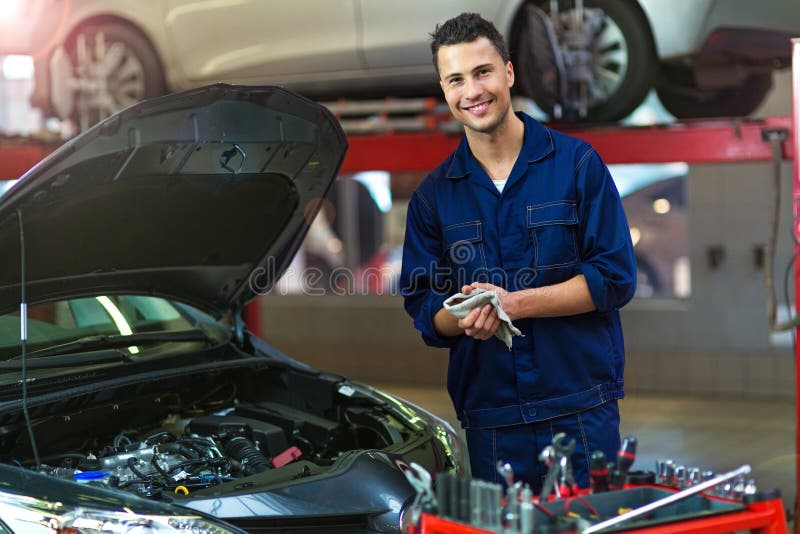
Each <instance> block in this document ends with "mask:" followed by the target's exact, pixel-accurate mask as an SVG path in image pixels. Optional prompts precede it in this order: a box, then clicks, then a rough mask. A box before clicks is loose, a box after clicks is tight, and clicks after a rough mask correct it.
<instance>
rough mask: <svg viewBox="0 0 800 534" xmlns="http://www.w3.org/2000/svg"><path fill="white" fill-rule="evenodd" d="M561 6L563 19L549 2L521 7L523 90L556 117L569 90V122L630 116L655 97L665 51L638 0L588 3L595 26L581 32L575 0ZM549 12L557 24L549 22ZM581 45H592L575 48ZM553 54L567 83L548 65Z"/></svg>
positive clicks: (518, 61) (518, 46)
mask: <svg viewBox="0 0 800 534" xmlns="http://www.w3.org/2000/svg"><path fill="white" fill-rule="evenodd" d="M558 5H559V16H558V17H557V19H556V21H553V18H552V17H551V16H550V15H549V9H550V7H549V6H550V1H549V0H537V1H536V2H532V3H529V4H527V5H526V6H525V7H524V8H523V9H522V10H521V12H520V16H519V17H520V18H519V19H518V20H517V23H516V26H515V28H516V29H515V31H514V32H513V35H514V36H515V37H514V41H513V43H512V46H513V49H512V54H513V57H514V61H515V65H516V66H517V68H518V69H517V79H518V80H519V83H520V87H521V89H522V92H523V93H524V94H525V95H526V96H528V97H530V98H532V99H533V100H534V101H535V102H536V103H537V105H539V107H541V108H542V109H543V110H544V111H545V112H546V113H548V115H550V116H551V117H555V118H558V114H559V111H558V108H557V107H556V104H558V102H559V100H560V98H559V95H562V94H563V95H565V96H566V99H565V100H566V101H565V102H562V104H561V107H562V114H563V117H562V118H564V119H566V120H572V121H592V122H595V121H616V120H619V119H621V118H623V117H625V116H627V115H628V114H630V113H631V112H632V111H633V110H634V109H636V107H637V106H638V105H639V104H640V103H641V102H642V101H643V100H644V98H645V96H647V93H648V91H649V90H650V88H651V87H652V85H653V83H654V80H655V76H656V65H657V56H656V51H655V45H654V43H653V37H652V35H651V33H650V27H649V25H648V23H647V20H646V18H645V17H644V15H643V14H642V13H641V11H640V9H639V7H638V6H637V5H635V4H634V3H632V2H628V1H625V0H615V1H613V2H609V1H603V0H584V20H585V21H587V22H586V24H585V28H587V29H585V30H584V31H580V30H579V29H577V28H576V24H575V21H576V20H577V16H576V9H575V2H574V0H559V2H558ZM537 10H538V11H537ZM542 12H544V13H545V14H546V17H545V18H547V19H548V20H549V21H550V22H549V23H548V22H543V21H542V20H541V19H542V17H541V14H542ZM537 13H538V15H537ZM547 27H549V30H548V29H546V28H547ZM550 32H552V34H553V36H554V37H555V40H556V41H557V43H558V44H557V45H555V46H552V41H550V44H551V46H547V43H548V41H549V39H548V35H547V34H548V33H550ZM580 42H583V43H586V45H584V46H583V47H582V48H581V46H582V45H579V44H578V45H576V44H573V45H568V43H580ZM552 55H555V56H556V57H557V58H560V60H559V61H560V62H561V63H562V64H563V67H564V71H563V72H565V73H566V76H563V75H561V74H560V73H559V76H560V77H561V78H562V79H561V80H553V72H554V71H553V69H552V68H548V66H547V64H546V63H547V62H548V61H549V60H550V59H551V58H548V56H552ZM561 83H563V84H564V90H563V92H561V93H560V92H559V91H558V88H559V87H560V85H561Z"/></svg>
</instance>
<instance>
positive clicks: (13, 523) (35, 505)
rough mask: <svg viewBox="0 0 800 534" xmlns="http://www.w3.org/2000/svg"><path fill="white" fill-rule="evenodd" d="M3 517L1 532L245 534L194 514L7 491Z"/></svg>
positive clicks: (0, 497)
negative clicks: (79, 503)
mask: <svg viewBox="0 0 800 534" xmlns="http://www.w3.org/2000/svg"><path fill="white" fill-rule="evenodd" d="M0 518H2V520H1V521H0V532H4V531H5V530H10V532H11V534H39V533H41V534H53V533H54V532H58V533H65V534H66V533H68V534H95V533H97V534H100V533H102V534H167V533H170V534H180V533H192V534H243V533H242V531H241V530H239V529H237V528H235V527H232V526H229V525H226V524H224V523H222V522H218V521H215V520H213V519H209V518H205V517H202V516H200V515H194V514H191V513H186V514H181V515H174V514H170V515H161V514H152V513H147V514H137V513H135V512H133V511H132V510H130V509H127V508H126V509H123V510H120V511H111V510H97V509H92V508H87V507H80V508H79V507H74V508H71V507H68V506H64V505H63V504H62V503H59V502H48V501H44V500H41V499H36V498H33V497H27V496H23V495H16V494H12V493H4V492H0ZM3 524H4V525H5V527H6V529H3V528H2V526H3Z"/></svg>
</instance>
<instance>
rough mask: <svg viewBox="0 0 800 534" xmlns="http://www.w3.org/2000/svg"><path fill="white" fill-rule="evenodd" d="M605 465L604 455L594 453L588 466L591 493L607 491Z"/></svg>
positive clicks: (606, 469)
mask: <svg viewBox="0 0 800 534" xmlns="http://www.w3.org/2000/svg"><path fill="white" fill-rule="evenodd" d="M609 465H610V464H607V463H606V453H604V452H603V451H594V452H593V453H592V458H591V463H590V464H589V479H590V482H591V485H592V493H600V492H603V491H608V472H609V469H608V466H609Z"/></svg>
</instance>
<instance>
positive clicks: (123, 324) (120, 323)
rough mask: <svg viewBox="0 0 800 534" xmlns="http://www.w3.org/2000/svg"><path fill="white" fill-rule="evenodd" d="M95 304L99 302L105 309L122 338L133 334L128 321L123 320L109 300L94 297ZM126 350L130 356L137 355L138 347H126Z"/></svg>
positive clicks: (119, 312) (120, 313) (123, 317)
mask: <svg viewBox="0 0 800 534" xmlns="http://www.w3.org/2000/svg"><path fill="white" fill-rule="evenodd" d="M96 298H97V302H99V303H100V304H101V305H102V306H103V308H105V309H106V311H107V312H108V314H109V315H110V316H111V320H113V321H114V324H115V325H117V330H119V333H120V334H121V335H123V336H130V335H131V334H133V330H131V325H129V324H128V321H126V320H125V316H124V315H122V312H121V311H119V308H117V305H116V304H114V303H113V302H111V299H110V298H108V297H96ZM128 350H129V351H130V353H131V354H139V348H138V347H128Z"/></svg>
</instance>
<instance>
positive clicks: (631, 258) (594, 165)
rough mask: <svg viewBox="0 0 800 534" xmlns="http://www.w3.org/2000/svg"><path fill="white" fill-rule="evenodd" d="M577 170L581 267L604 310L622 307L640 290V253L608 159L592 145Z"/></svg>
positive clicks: (597, 301) (595, 301) (597, 303)
mask: <svg viewBox="0 0 800 534" xmlns="http://www.w3.org/2000/svg"><path fill="white" fill-rule="evenodd" d="M575 172H576V184H577V187H578V196H579V204H578V218H579V221H578V224H579V227H578V233H579V235H578V239H579V243H580V253H581V254H580V264H579V266H578V270H579V271H580V273H582V274H583V275H584V277H585V278H586V283H587V285H588V286H589V293H591V295H592V300H593V301H594V305H595V307H596V308H597V310H598V311H600V312H607V311H611V310H614V309H619V308H621V307H622V306H624V305H625V304H627V303H628V301H630V300H631V298H633V294H634V293H635V291H636V257H635V255H634V252H633V244H632V242H631V234H630V229H629V228H628V220H627V218H626V217H625V211H624V210H623V207H622V200H621V199H620V196H619V192H618V191H617V187H616V185H615V184H614V180H613V179H612V177H611V173H609V171H608V168H607V167H606V165H605V163H603V161H602V160H601V159H600V156H599V155H598V154H597V152H595V151H594V149H592V148H589V149H588V151H587V152H586V153H584V155H583V156H582V158H581V159H580V161H579V163H578V166H577V168H576V170H575Z"/></svg>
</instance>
